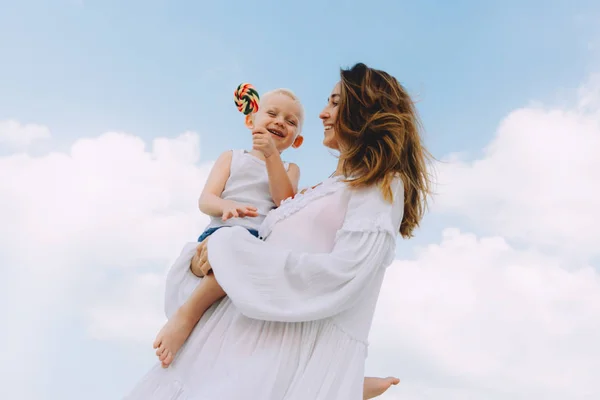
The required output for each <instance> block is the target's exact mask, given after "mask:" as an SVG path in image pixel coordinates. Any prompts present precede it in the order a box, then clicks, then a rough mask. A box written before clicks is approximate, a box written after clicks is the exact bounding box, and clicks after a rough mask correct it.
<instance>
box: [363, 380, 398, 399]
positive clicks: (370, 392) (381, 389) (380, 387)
mask: <svg viewBox="0 0 600 400" xmlns="http://www.w3.org/2000/svg"><path fill="white" fill-rule="evenodd" d="M399 383H400V379H398V378H394V377H393V376H389V377H387V378H371V377H366V378H365V383H364V385H363V399H364V400H366V399H372V398H374V397H377V396H381V395H382V394H383V393H385V391H386V390H388V389H389V388H390V386H392V385H397V384H399Z"/></svg>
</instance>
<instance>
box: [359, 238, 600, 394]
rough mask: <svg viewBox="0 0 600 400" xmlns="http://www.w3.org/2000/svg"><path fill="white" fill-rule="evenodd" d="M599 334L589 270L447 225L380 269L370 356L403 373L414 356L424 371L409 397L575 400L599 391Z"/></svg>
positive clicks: (597, 292) (599, 290)
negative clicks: (437, 236)
mask: <svg viewBox="0 0 600 400" xmlns="http://www.w3.org/2000/svg"><path fill="white" fill-rule="evenodd" d="M599 336H600V275H599V274H598V272H597V271H596V270H595V269H593V268H592V267H590V266H589V265H572V264H571V265H565V264H564V261H563V260H560V259H556V258H553V257H548V256H546V255H544V254H541V253H538V252H535V251H529V250H516V249H514V248H512V247H511V246H510V245H508V244H507V243H506V241H505V240H504V239H503V238H501V237H484V238H477V237H476V236H475V235H472V234H465V233H461V232H460V231H458V230H456V229H447V230H445V231H444V238H443V240H442V242H441V244H436V245H429V246H428V247H426V248H423V249H421V250H420V251H418V254H417V257H416V259H415V260H411V261H397V262H396V264H395V265H394V266H392V267H390V269H389V270H388V275H387V277H386V280H385V281H384V287H383V289H382V293H381V297H380V301H379V304H378V309H377V315H376V318H375V322H374V327H373V330H372V335H371V343H372V346H371V347H372V350H371V352H370V357H371V358H372V362H373V363H381V364H384V365H386V368H389V369H388V370H387V371H383V370H382V368H381V366H379V367H377V371H378V372H380V373H383V374H389V373H391V372H392V371H391V370H395V371H405V372H406V374H407V375H412V371H411V364H410V363H408V364H407V360H410V359H411V358H416V359H418V360H419V363H417V364H416V366H415V368H420V369H422V370H425V371H428V374H427V375H428V376H420V377H419V379H420V380H421V382H420V383H421V384H424V385H426V386H424V387H423V388H422V390H421V392H419V393H415V395H417V394H418V395H419V396H418V397H415V398H419V397H421V398H435V399H438V398H449V397H450V398H451V396H450V394H451V393H452V392H453V391H454V392H456V391H458V392H464V391H466V392H469V391H472V393H478V392H480V393H482V394H485V396H483V397H478V398H492V399H493V398H502V399H506V398H510V399H517V398H525V394H527V395H528V396H529V397H528V398H544V399H554V398H556V399H563V398H569V399H575V398H585V397H584V396H585V395H587V394H591V393H593V394H595V395H600V383H598V381H597V379H596V378H597V374H596V371H597V370H598V368H599V367H600V346H599V345H598V341H597V338H598V337H599ZM437 379H439V381H437V382H436V380H437ZM448 381H450V383H449V382H448ZM411 384H412V385H414V382H411V381H410V380H409V382H408V386H411ZM444 385H446V386H448V387H446V388H444ZM436 386H441V388H438V390H433V389H436ZM452 386H454V387H452ZM414 389H415V388H414V387H413V390H414ZM432 390H433V392H434V393H437V394H436V395H432V394H431V393H430V396H425V397H423V396H424V395H425V393H426V392H428V391H429V392H431V391H432ZM438 392H439V393H438ZM494 393H496V394H498V393H500V394H502V396H500V397H494ZM457 398H463V397H460V396H459V397H457ZM466 398H471V397H466Z"/></svg>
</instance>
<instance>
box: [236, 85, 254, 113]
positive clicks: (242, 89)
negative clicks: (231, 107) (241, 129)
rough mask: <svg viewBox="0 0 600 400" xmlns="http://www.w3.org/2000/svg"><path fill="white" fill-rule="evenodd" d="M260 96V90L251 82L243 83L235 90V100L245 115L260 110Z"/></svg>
mask: <svg viewBox="0 0 600 400" xmlns="http://www.w3.org/2000/svg"><path fill="white" fill-rule="evenodd" d="M259 99H260V97H259V96H258V92H257V91H256V89H255V88H254V86H252V85H251V84H249V83H241V84H240V85H239V86H238V87H237V89H236V90H235V92H233V100H234V101H235V105H236V106H237V108H238V110H239V111H240V112H242V113H243V114H244V115H248V114H251V113H255V112H257V111H258V101H259Z"/></svg>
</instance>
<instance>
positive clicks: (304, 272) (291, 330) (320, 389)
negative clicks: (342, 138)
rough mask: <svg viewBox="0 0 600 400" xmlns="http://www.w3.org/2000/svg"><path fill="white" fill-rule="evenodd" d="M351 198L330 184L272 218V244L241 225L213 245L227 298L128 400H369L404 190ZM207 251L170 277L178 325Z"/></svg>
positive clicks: (266, 231) (335, 182)
mask: <svg viewBox="0 0 600 400" xmlns="http://www.w3.org/2000/svg"><path fill="white" fill-rule="evenodd" d="M393 194H394V202H393V204H391V203H389V202H386V201H385V200H384V199H383V196H382V195H381V192H380V190H379V189H378V188H376V187H373V188H368V189H361V190H353V189H352V190H351V189H349V188H348V187H347V186H346V184H344V183H343V182H342V181H341V180H339V179H335V178H331V179H329V180H327V181H325V182H323V184H322V185H320V186H317V187H316V188H314V189H312V190H309V191H307V192H306V193H304V194H300V195H297V196H296V197H295V198H294V199H291V200H288V201H286V202H284V203H283V204H282V205H281V206H280V207H279V208H278V209H277V210H274V211H272V212H271V213H270V214H269V215H268V217H267V219H266V220H265V222H264V224H263V226H262V229H261V236H263V237H264V238H266V240H265V241H264V242H263V241H261V240H259V239H257V238H255V237H253V236H252V235H250V234H249V233H248V232H247V231H246V230H245V229H243V228H240V227H234V228H224V229H221V230H219V231H217V232H215V233H214V234H213V235H212V236H211V237H210V239H209V241H208V254H209V260H210V263H211V265H212V267H213V270H214V273H215V277H216V278H217V281H218V282H219V283H220V284H221V286H222V287H223V289H224V290H225V292H226V293H227V294H228V297H226V298H224V299H223V300H221V301H220V302H219V303H217V304H215V305H213V307H211V308H210V309H209V310H208V311H207V312H206V314H205V315H204V316H203V317H202V319H201V320H200V322H199V323H198V325H197V326H196V328H195V329H194V331H193V332H192V334H191V336H190V337H189V339H188V340H187V342H186V343H185V344H184V346H183V347H182V348H181V350H180V351H179V353H178V355H177V357H176V358H175V361H174V362H173V363H172V364H171V366H170V367H169V368H167V369H163V368H162V367H161V366H160V365H159V364H157V365H156V366H155V367H154V368H153V369H151V370H150V371H149V372H148V373H147V374H146V376H145V377H144V378H143V379H142V380H141V381H140V382H139V383H138V384H137V385H136V387H135V388H134V389H133V391H132V392H131V393H130V394H129V395H128V396H127V397H126V399H128V400H255V399H256V400H321V399H322V400H325V399H326V400H336V399H340V400H341V399H343V400H359V399H362V390H363V387H362V384H363V379H364V364H365V358H366V355H367V338H368V333H369V329H370V327H371V322H372V318H373V313H374V310H375V305H376V302H377V297H378V295H379V290H380V287H381V283H382V280H383V277H384V274H385V268H386V267H387V266H388V265H389V264H390V263H391V262H392V261H393V259H394V253H395V239H396V235H397V232H398V229H399V226H400V222H401V220H402V212H403V204H404V192H403V188H402V184H401V181H400V180H399V179H398V180H396V181H395V182H394V185H393ZM196 245H197V243H190V244H188V245H186V246H185V248H184V249H183V251H182V253H181V255H180V257H179V258H178V259H177V261H176V262H175V264H174V265H173V267H172V268H171V271H170V272H169V275H168V277H167V292H166V299H165V300H166V301H165V311H166V313H167V315H168V316H170V315H171V314H172V313H173V312H174V311H175V310H176V309H177V307H179V306H180V305H181V304H182V303H183V302H184V301H185V300H186V299H187V297H188V296H189V294H190V293H191V291H192V290H193V289H194V287H195V286H196V285H197V284H198V282H199V279H198V278H196V277H195V276H194V275H193V274H191V272H189V265H190V260H191V258H192V256H193V254H194V251H195V248H196Z"/></svg>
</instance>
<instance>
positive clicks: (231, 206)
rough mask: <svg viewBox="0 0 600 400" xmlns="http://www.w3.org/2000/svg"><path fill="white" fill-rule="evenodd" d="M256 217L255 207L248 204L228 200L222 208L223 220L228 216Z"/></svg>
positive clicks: (228, 217)
mask: <svg viewBox="0 0 600 400" xmlns="http://www.w3.org/2000/svg"><path fill="white" fill-rule="evenodd" d="M244 217H258V211H257V209H256V207H254V206H251V205H248V204H240V203H236V202H233V201H232V202H230V203H228V204H227V206H225V207H224V208H223V217H222V219H223V221H227V220H228V219H230V218H244Z"/></svg>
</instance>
